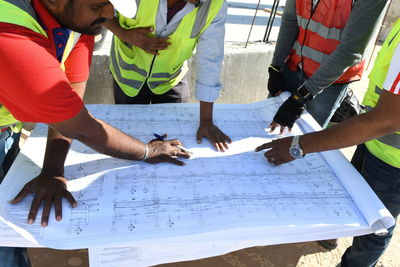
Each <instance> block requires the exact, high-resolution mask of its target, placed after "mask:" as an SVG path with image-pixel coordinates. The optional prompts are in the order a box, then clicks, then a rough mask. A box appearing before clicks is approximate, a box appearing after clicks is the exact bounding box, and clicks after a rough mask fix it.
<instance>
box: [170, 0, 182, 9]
mask: <svg viewBox="0 0 400 267" xmlns="http://www.w3.org/2000/svg"><path fill="white" fill-rule="evenodd" d="M181 1H182V0H168V1H167V2H168V8H171V7H173V6H174V5H175V4H176V3H178V2H181Z"/></svg>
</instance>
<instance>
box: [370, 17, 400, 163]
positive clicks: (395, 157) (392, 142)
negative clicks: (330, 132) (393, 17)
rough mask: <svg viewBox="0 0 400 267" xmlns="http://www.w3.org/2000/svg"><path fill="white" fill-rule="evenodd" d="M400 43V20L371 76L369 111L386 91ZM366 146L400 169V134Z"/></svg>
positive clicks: (397, 133)
mask: <svg viewBox="0 0 400 267" xmlns="http://www.w3.org/2000/svg"><path fill="white" fill-rule="evenodd" d="M399 43H400V19H398V20H397V21H396V22H395V24H394V25H393V28H392V31H391V32H390V33H389V35H388V37H387V38H386V41H385V43H384V44H383V46H382V48H381V50H380V51H379V53H378V56H377V58H376V61H375V64H374V67H373V69H372V71H371V73H370V75H369V79H370V82H369V85H368V90H367V93H366V94H365V97H364V100H363V104H364V105H365V106H366V109H367V111H369V110H371V109H373V108H374V107H375V106H376V103H377V102H378V100H379V97H380V95H381V93H382V90H385V89H383V84H384V82H385V80H386V76H387V74H388V71H389V67H390V62H391V61H392V60H399V59H398V58H393V54H394V52H395V50H396V47H397V46H398V45H399ZM366 146H367V148H368V150H369V151H370V152H371V153H372V154H374V155H375V156H376V157H377V158H379V159H381V160H382V161H384V162H386V163H387V164H389V165H391V166H394V167H396V168H400V132H396V133H393V134H389V135H386V136H383V137H380V138H377V139H374V140H371V141H368V142H366Z"/></svg>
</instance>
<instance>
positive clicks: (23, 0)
mask: <svg viewBox="0 0 400 267" xmlns="http://www.w3.org/2000/svg"><path fill="white" fill-rule="evenodd" d="M0 22H4V23H10V24H15V25H18V26H21V27H26V28H28V29H30V30H32V31H34V32H36V33H39V34H42V35H44V36H45V37H47V33H46V31H45V30H44V29H43V28H42V26H41V25H40V24H39V22H38V21H37V16H36V13H35V10H34V9H33V7H32V6H31V4H30V1H29V0H12V1H11V0H0ZM79 38H80V34H79V33H74V32H71V35H70V37H69V39H68V41H67V44H66V46H65V49H64V53H63V56H62V61H61V64H60V66H61V68H62V69H63V70H64V63H65V61H66V60H67V58H68V56H69V54H70V52H71V51H72V49H73V48H74V46H75V45H76V43H77V42H78V40H79ZM7 127H11V128H12V130H13V131H19V130H20V129H21V128H22V123H21V122H19V121H18V120H17V119H15V118H14V117H13V116H12V114H11V113H10V112H9V111H8V110H7V108H6V107H5V106H3V105H2V104H1V103H0V128H3V129H4V128H7Z"/></svg>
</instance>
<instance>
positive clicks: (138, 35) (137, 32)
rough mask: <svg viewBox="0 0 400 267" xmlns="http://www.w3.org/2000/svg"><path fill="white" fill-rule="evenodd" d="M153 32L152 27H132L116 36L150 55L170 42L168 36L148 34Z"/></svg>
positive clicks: (165, 47) (155, 53)
mask: <svg viewBox="0 0 400 267" xmlns="http://www.w3.org/2000/svg"><path fill="white" fill-rule="evenodd" d="M151 32H153V27H146V28H134V29H129V30H125V31H124V34H123V35H120V36H118V37H119V38H120V39H121V40H123V41H124V42H126V43H128V44H130V45H134V46H136V47H139V48H141V49H143V50H144V51H146V52H147V53H149V54H152V55H158V52H157V51H158V50H164V49H167V48H168V46H169V45H170V43H169V42H168V38H156V37H151V36H148V34H149V33H151Z"/></svg>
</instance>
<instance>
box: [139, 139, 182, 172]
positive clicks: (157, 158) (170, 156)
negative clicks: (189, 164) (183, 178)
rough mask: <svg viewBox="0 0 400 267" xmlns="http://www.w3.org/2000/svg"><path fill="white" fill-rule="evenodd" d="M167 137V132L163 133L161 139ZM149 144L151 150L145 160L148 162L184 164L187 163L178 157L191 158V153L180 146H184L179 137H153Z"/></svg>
mask: <svg viewBox="0 0 400 267" xmlns="http://www.w3.org/2000/svg"><path fill="white" fill-rule="evenodd" d="M166 137H167V134H163V135H162V136H161V138H160V139H164V138H166ZM147 146H148V150H149V151H148V156H147V159H146V160H145V161H146V162H148V163H160V162H170V163H173V164H176V165H179V166H183V165H185V163H184V162H183V161H181V160H178V159H177V158H186V159H188V158H190V153H189V152H187V151H184V150H182V149H181V148H180V147H183V144H182V142H181V141H179V140H178V139H173V140H159V139H152V140H151V141H150V142H149V143H148V144H147ZM179 146H180V147H179Z"/></svg>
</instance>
